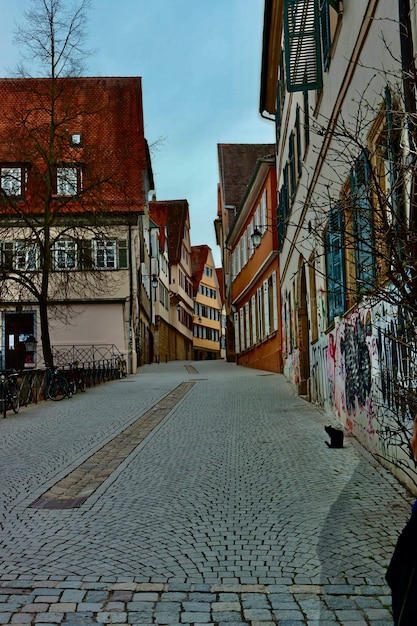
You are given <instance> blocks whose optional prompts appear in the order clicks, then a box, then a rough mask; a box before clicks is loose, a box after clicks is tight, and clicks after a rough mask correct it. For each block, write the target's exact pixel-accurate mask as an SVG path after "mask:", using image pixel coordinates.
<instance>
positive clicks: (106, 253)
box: [93, 240, 128, 270]
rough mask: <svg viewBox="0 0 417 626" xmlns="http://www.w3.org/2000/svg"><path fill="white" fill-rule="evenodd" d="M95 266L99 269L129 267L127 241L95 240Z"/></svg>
mask: <svg viewBox="0 0 417 626" xmlns="http://www.w3.org/2000/svg"><path fill="white" fill-rule="evenodd" d="M93 249H94V266H95V267H96V268H97V269H102V270H110V269H126V268H127V267H128V258H127V241H126V240H121V241H114V240H113V241H104V240H95V241H94V242H93Z"/></svg>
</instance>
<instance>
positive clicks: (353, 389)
mask: <svg viewBox="0 0 417 626" xmlns="http://www.w3.org/2000/svg"><path fill="white" fill-rule="evenodd" d="M369 338H370V339H371V338H372V320H371V313H370V311H367V312H366V314H365V316H364V319H362V316H361V315H360V314H358V315H355V316H352V317H351V318H350V319H348V320H347V322H346V323H344V324H343V332H342V333H341V337H340V352H341V356H342V358H343V359H344V368H345V397H346V410H347V412H348V413H349V414H351V413H353V412H354V411H355V407H356V402H357V404H358V406H359V407H361V408H363V407H365V406H366V403H367V399H368V397H369V394H370V392H371V388H372V377H371V356H370V353H369V345H368V343H369V342H368V339H369Z"/></svg>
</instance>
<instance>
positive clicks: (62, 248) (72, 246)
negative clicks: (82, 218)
mask: <svg viewBox="0 0 417 626" xmlns="http://www.w3.org/2000/svg"><path fill="white" fill-rule="evenodd" d="M52 253H53V259H54V269H55V270H61V271H62V270H75V269H77V265H78V264H77V255H78V245H77V242H76V241H74V240H73V239H60V240H59V241H56V242H55V244H54V247H53V250H52Z"/></svg>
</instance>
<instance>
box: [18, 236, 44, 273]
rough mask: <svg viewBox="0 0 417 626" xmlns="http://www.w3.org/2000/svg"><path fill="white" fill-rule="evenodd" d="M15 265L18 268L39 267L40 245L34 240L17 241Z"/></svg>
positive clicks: (33, 268)
mask: <svg viewBox="0 0 417 626" xmlns="http://www.w3.org/2000/svg"><path fill="white" fill-rule="evenodd" d="M14 267H15V269H17V270H36V269H38V267H39V254H38V246H37V244H36V243H35V242H32V241H16V242H15V244H14Z"/></svg>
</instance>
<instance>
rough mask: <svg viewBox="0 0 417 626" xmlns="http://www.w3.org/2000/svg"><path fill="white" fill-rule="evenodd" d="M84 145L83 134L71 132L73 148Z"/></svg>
mask: <svg viewBox="0 0 417 626" xmlns="http://www.w3.org/2000/svg"><path fill="white" fill-rule="evenodd" d="M82 145H83V136H82V135H81V133H72V134H71V148H81V146H82Z"/></svg>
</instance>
